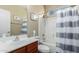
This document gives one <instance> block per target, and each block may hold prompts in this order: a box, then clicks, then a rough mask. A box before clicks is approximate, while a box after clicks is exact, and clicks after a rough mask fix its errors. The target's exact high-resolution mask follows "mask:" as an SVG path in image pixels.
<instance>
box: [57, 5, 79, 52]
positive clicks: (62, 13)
mask: <svg viewBox="0 0 79 59" xmlns="http://www.w3.org/2000/svg"><path fill="white" fill-rule="evenodd" d="M78 9H79V8H78V6H75V7H69V8H66V9H62V10H58V11H57V12H56V14H57V22H56V28H57V30H56V38H57V42H56V52H58V53H76V52H79V11H78Z"/></svg>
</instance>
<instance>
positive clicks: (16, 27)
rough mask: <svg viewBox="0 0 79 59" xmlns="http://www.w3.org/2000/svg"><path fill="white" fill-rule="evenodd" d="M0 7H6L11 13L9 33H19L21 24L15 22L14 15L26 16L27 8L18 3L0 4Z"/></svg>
mask: <svg viewBox="0 0 79 59" xmlns="http://www.w3.org/2000/svg"><path fill="white" fill-rule="evenodd" d="M0 8H2V9H6V10H8V11H10V13H11V34H12V35H16V34H19V33H20V28H21V26H20V24H19V23H18V24H15V22H16V21H15V20H14V16H19V17H25V16H26V17H27V10H26V9H24V8H23V7H21V6H18V5H17V6H16V5H0Z"/></svg>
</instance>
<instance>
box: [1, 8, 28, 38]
mask: <svg viewBox="0 0 79 59" xmlns="http://www.w3.org/2000/svg"><path fill="white" fill-rule="evenodd" d="M3 35H6V36H7V35H8V36H15V35H27V15H26V16H16V15H13V14H12V13H11V12H10V11H8V10H6V9H0V37H2V36H3Z"/></svg>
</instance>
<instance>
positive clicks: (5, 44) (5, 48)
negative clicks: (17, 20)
mask: <svg viewBox="0 0 79 59" xmlns="http://www.w3.org/2000/svg"><path fill="white" fill-rule="evenodd" d="M0 39H1V38H0ZM20 39H21V40H9V39H8V41H0V53H7V52H10V51H13V50H16V49H18V48H21V47H23V46H26V45H28V44H31V43H33V42H35V41H38V39H36V38H35V37H31V38H28V37H24V38H20Z"/></svg>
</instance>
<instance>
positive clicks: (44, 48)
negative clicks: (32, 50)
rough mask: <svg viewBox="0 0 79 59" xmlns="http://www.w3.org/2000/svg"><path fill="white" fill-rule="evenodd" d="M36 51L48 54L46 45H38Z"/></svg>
mask: <svg viewBox="0 0 79 59" xmlns="http://www.w3.org/2000/svg"><path fill="white" fill-rule="evenodd" d="M38 50H39V52H42V53H48V52H49V50H50V49H49V47H48V46H46V45H43V44H39V45H38Z"/></svg>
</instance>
